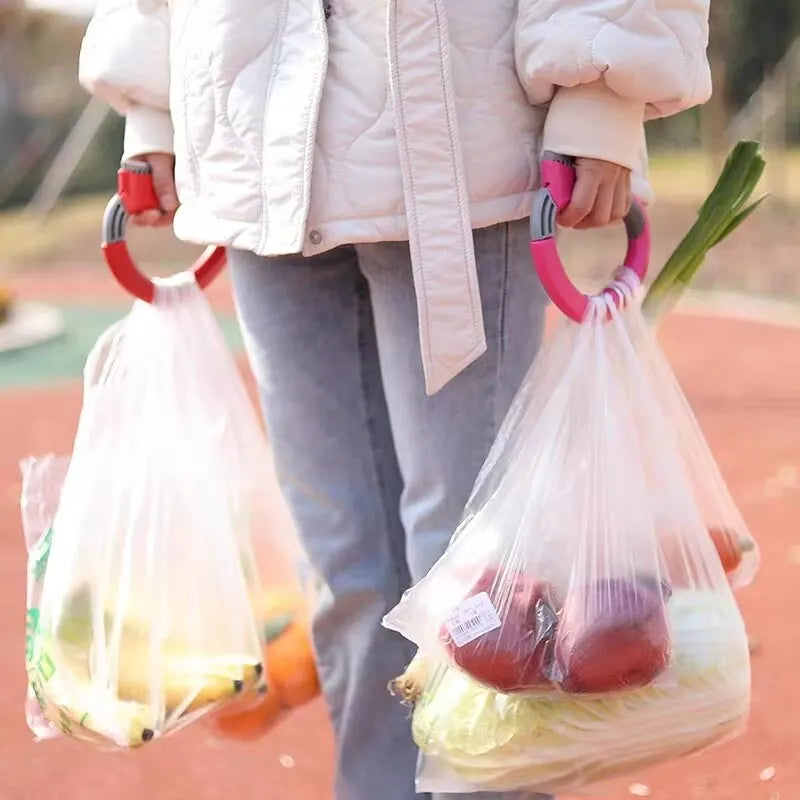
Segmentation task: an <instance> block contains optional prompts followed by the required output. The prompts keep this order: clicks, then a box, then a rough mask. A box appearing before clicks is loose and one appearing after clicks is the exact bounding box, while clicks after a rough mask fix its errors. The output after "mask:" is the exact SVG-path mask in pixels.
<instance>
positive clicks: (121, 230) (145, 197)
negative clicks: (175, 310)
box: [103, 161, 225, 303]
mask: <svg viewBox="0 0 800 800" xmlns="http://www.w3.org/2000/svg"><path fill="white" fill-rule="evenodd" d="M117 186H118V190H117V194H115V195H114V196H113V197H112V198H111V200H109V202H108V205H107V206H106V211H105V215H104V216H103V255H104V257H105V260H106V264H108V268H109V269H110V270H111V273H112V274H113V275H114V277H115V278H116V279H117V282H118V283H119V284H120V286H122V288H123V289H125V290H126V291H128V292H129V293H130V294H132V295H133V296H134V297H138V298H139V299H140V300H144V301H145V302H147V303H152V302H153V300H154V299H155V295H156V287H155V284H154V283H153V281H152V280H150V278H148V277H147V276H146V275H145V274H144V273H142V271H141V270H140V269H139V268H138V267H137V266H136V263H135V262H134V260H133V258H132V257H131V254H130V252H129V251H128V245H127V243H126V241H125V231H126V228H127V223H128V217H129V216H130V215H131V214H140V213H141V212H142V211H148V210H150V209H153V208H158V207H159V202H158V198H157V197H156V193H155V190H154V188H153V178H152V175H151V171H150V165H149V164H147V163H145V162H143V161H126V162H125V163H124V164H123V165H122V167H121V168H120V170H119V172H118V173H117ZM224 266H225V248H224V247H213V246H212V247H209V248H207V249H206V251H205V252H204V253H203V255H201V256H200V258H198V259H197V261H195V263H194V264H193V265H192V266H191V267H190V270H191V272H192V273H194V278H195V280H196V281H197V285H198V286H199V287H200V288H201V289H205V287H206V286H208V285H209V284H210V283H211V282H212V281H213V280H214V278H216V277H217V275H219V273H220V272H221V271H222V269H223V267H224Z"/></svg>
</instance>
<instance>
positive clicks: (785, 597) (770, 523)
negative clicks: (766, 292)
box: [0, 271, 800, 800]
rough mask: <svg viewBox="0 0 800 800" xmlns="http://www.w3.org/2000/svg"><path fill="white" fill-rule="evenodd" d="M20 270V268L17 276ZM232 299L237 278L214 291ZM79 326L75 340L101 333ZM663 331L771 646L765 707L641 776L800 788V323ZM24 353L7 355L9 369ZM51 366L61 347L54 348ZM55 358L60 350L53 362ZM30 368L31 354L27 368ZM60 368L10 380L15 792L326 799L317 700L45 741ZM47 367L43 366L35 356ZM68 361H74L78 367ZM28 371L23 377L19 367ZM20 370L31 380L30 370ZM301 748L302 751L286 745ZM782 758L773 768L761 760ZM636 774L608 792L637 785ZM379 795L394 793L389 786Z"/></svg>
mask: <svg viewBox="0 0 800 800" xmlns="http://www.w3.org/2000/svg"><path fill="white" fill-rule="evenodd" d="M17 278H18V279H17ZM15 286H16V288H17V289H18V291H19V293H20V295H22V296H23V297H30V298H37V299H38V298H47V299H51V300H54V301H57V302H62V303H63V302H64V301H65V298H79V302H76V304H75V306H74V307H73V311H74V309H75V308H80V309H83V311H82V312H81V313H80V314H78V315H77V316H78V317H81V316H84V317H86V318H87V319H88V317H91V316H92V314H94V315H95V316H94V317H93V319H94V320H95V324H98V325H99V324H100V322H102V321H103V320H105V319H106V318H107V316H108V309H107V305H108V303H109V302H112V301H116V303H119V295H118V294H117V292H116V290H115V289H114V287H113V286H112V284H111V283H110V281H104V280H100V281H98V273H97V272H96V271H92V272H91V273H83V272H81V271H76V272H75V273H62V272H61V271H59V272H58V273H55V272H52V271H51V272H50V273H49V274H48V275H47V276H46V278H45V279H44V280H42V279H41V277H40V276H36V275H33V276H29V277H25V276H15ZM214 296H215V300H216V302H217V303H218V305H219V308H220V311H221V312H222V313H223V314H227V313H228V312H229V311H230V302H229V300H228V297H227V292H226V288H225V286H224V285H220V286H219V287H217V289H216V290H215V295H214ZM86 324H87V323H86V319H84V334H83V336H84V338H81V337H76V340H75V347H77V348H78V350H80V348H82V347H85V345H86V338H85V337H86V336H87V335H88V333H87V331H88V328H86ZM664 342H665V345H666V347H667V349H668V352H669V355H670V357H671V359H672V362H673V364H674V366H675V369H676V371H677V373H678V375H679V377H680V379H681V381H682V383H683V385H684V387H685V389H686V391H687V393H688V394H689V396H690V399H691V401H692V403H693V405H694V408H695V409H696V412H697V414H698V416H699V418H700V421H701V423H702V425H703V427H704V429H705V431H706V434H707V436H708V438H709V440H710V442H711V444H712V447H713V449H714V451H715V453H716V454H717V456H718V458H719V460H720V462H721V464H722V467H723V470H724V472H725V475H726V477H727V478H728V480H729V482H730V485H731V487H732V489H733V492H734V494H735V496H736V498H737V500H738V501H739V503H740V504H741V507H742V509H743V511H744V513H745V516H746V517H747V519H748V521H749V522H750V524H751V527H752V528H753V530H754V532H755V533H756V534H757V535H758V536H759V538H760V541H761V544H762V546H763V552H764V559H765V561H764V566H763V570H762V573H761V576H760V578H759V581H758V583H757V585H756V586H754V587H753V588H751V589H749V590H747V591H746V592H745V593H744V594H743V595H742V597H741V601H742V607H743V610H744V613H745V615H746V618H747V622H748V627H749V629H750V632H751V634H752V636H753V637H755V639H756V640H757V641H758V642H759V644H760V647H759V650H758V652H757V653H756V654H755V656H754V669H755V678H754V713H753V719H752V722H751V727H750V732H749V733H748V735H747V736H746V737H744V738H743V739H741V740H739V741H737V742H734V743H732V744H730V745H727V746H725V747H723V748H720V749H717V750H715V751H712V752H710V753H708V754H705V755H703V756H701V757H697V758H693V759H690V760H688V761H685V762H682V763H679V764H675V765H672V766H669V767H667V768H664V769H661V770H656V771H655V772H653V773H652V774H643V775H641V776H637V780H638V781H640V782H641V783H643V784H646V785H647V786H649V787H650V788H651V795H650V796H651V797H653V798H656V800H795V798H797V797H800V757H799V756H798V742H800V721H798V718H797V715H796V714H795V713H794V712H793V709H794V708H795V707H796V702H797V693H798V690H797V681H796V677H795V676H796V670H797V667H796V664H797V662H798V660H799V659H800V625H798V624H797V621H796V616H797V609H798V607H800V369H798V365H799V364H800V330H794V331H792V330H789V329H786V328H778V327H771V326H768V325H762V324H755V323H751V322H735V321H730V320H724V319H718V318H717V319H714V318H709V317H703V316H678V315H675V316H674V317H673V319H671V320H670V322H669V323H668V324H667V325H666V326H665V329H664ZM8 365H9V362H8V361H6V362H3V361H0V375H2V374H3V371H4V370H7V369H8ZM51 365H52V362H51ZM45 366H46V363H45ZM15 369H19V365H17V367H15ZM64 371H65V370H61V373H59V374H57V373H56V372H54V373H53V377H55V378H57V380H56V381H55V382H47V381H43V380H40V379H38V378H37V379H35V380H33V379H31V378H30V373H29V377H28V378H25V377H24V375H25V373H24V370H23V371H22V372H21V373H19V372H18V373H17V375H18V380H15V381H14V383H15V384H16V385H15V386H14V387H13V388H12V386H11V381H7V385H6V386H3V383H2V381H0V531H2V532H3V537H2V539H0V585H1V586H2V587H3V594H2V595H1V596H0V598H1V599H0V642H2V643H3V644H4V645H5V652H6V657H5V658H4V659H3V660H2V661H0V754H1V755H0V758H1V759H2V762H1V763H2V769H0V800H27V799H28V798H33V797H42V798H47V800H50V799H51V798H52V800H106V798H114V800H134V798H136V800H141V799H142V798H153V800H188V798H192V800H221V798H223V797H226V796H228V795H233V796H234V797H236V798H237V800H265V798H266V799H268V800H312V798H313V800H325V798H328V797H329V796H330V793H329V791H328V789H327V786H328V784H329V779H330V764H331V740H330V735H329V731H328V726H327V724H326V720H325V715H324V711H323V709H322V708H321V707H320V706H319V705H317V706H313V707H311V708H309V709H306V710H303V711H302V712H299V713H297V714H296V715H295V716H293V717H292V718H290V719H289V720H288V721H287V722H286V723H285V724H284V725H283V726H281V727H280V728H278V729H277V730H276V731H275V732H274V733H273V734H272V735H271V736H270V737H269V738H268V739H266V740H264V741H263V742H262V743H260V744H257V745H227V744H226V745H221V744H219V743H217V742H213V741H210V740H208V739H206V738H205V737H204V735H203V734H202V732H199V731H192V730H188V731H186V732H184V733H182V734H180V735H179V736H177V737H175V738H173V739H171V740H167V741H164V742H162V743H159V744H158V745H156V746H154V747H153V748H152V749H149V750H148V749H144V750H143V751H140V752H139V753H137V754H135V755H134V754H131V755H102V754H98V753H95V752H93V751H92V750H90V749H89V748H88V747H86V746H85V745H79V744H75V743H72V742H68V741H57V742H48V743H42V744H35V743H33V742H32V741H31V739H30V735H29V733H28V731H27V728H26V727H25V722H24V718H23V714H22V697H23V693H24V686H25V678H24V671H23V666H22V641H23V638H22V637H23V622H24V563H25V559H24V547H23V544H22V537H21V533H20V528H19V521H18V508H17V502H18V496H19V480H18V473H17V462H18V460H19V459H20V458H21V457H23V456H25V455H27V454H30V453H45V452H51V451H56V452H63V451H65V450H66V449H67V448H68V447H69V445H70V439H71V435H72V431H73V426H74V423H75V419H76V417H77V414H78V411H79V407H80V390H79V386H78V384H77V383H76V382H75V380H73V379H71V378H70V376H69V374H63V373H64ZM34 372H36V370H34ZM66 372H67V373H69V372H70V370H66ZM20 376H21V377H20ZM20 383H22V384H24V385H22V386H21V385H20ZM287 756H288V758H287ZM767 767H774V768H775V770H776V773H775V777H774V779H772V780H771V781H768V782H765V781H762V780H761V779H760V777H759V776H760V773H761V772H762V770H764V769H765V768H767ZM627 796H629V795H628V788H627V785H626V786H621V787H618V788H617V789H612V790H610V792H609V794H607V795H606V797H605V798H604V800H622V798H624V797H627ZM375 800H381V799H380V798H375Z"/></svg>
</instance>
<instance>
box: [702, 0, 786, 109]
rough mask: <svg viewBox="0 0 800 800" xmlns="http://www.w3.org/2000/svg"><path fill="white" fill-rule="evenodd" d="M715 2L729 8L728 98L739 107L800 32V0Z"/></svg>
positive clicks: (729, 0) (731, 0) (719, 6)
mask: <svg viewBox="0 0 800 800" xmlns="http://www.w3.org/2000/svg"><path fill="white" fill-rule="evenodd" d="M728 4H730V5H729V6H728ZM714 5H715V3H714V2H712V4H711V7H712V10H713V8H714ZM716 6H717V7H718V8H724V7H726V6H728V7H729V8H730V12H729V14H728V16H729V18H730V25H731V28H732V37H731V42H730V51H729V52H730V58H729V59H728V65H727V79H728V80H727V89H726V94H727V98H726V99H727V102H728V103H730V104H731V105H733V106H734V107H736V108H739V107H741V106H742V105H743V104H744V103H746V102H747V101H748V100H749V99H750V97H751V96H752V95H753V92H755V91H756V89H758V87H759V86H760V85H761V83H762V81H763V80H764V77H765V76H766V75H767V74H768V73H769V72H770V71H771V70H772V69H773V68H774V67H775V66H776V65H777V64H778V63H779V62H780V60H781V59H782V58H783V56H784V55H785V54H786V51H787V50H788V48H789V46H790V45H791V44H792V42H793V41H794V40H795V39H796V38H797V37H798V36H800V0H716Z"/></svg>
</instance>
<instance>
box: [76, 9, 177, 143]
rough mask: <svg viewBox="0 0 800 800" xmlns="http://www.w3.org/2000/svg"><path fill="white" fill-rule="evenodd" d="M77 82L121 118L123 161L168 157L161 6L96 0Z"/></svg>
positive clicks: (165, 17) (165, 18)
mask: <svg viewBox="0 0 800 800" xmlns="http://www.w3.org/2000/svg"><path fill="white" fill-rule="evenodd" d="M79 77H80V81H81V83H82V84H83V86H84V87H85V88H86V89H87V90H88V91H89V92H91V93H92V94H94V95H97V96H98V97H101V98H103V99H104V100H106V101H107V102H108V103H109V104H110V105H112V106H113V107H114V108H115V109H116V110H117V111H118V112H119V113H120V114H124V115H125V117H126V124H125V146H124V154H123V158H130V157H132V156H135V155H142V154H144V153H153V152H166V153H171V152H173V150H174V145H173V129H172V121H171V119H170V114H169V10H168V8H167V4H166V2H164V1H163V0H100V2H99V3H98V6H97V11H96V12H95V15H94V17H93V18H92V21H91V22H90V23H89V27H88V28H87V30H86V35H85V37H84V40H83V45H82V47H81V54H80V64H79Z"/></svg>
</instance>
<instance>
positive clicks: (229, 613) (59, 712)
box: [22, 275, 298, 748]
mask: <svg viewBox="0 0 800 800" xmlns="http://www.w3.org/2000/svg"><path fill="white" fill-rule="evenodd" d="M270 465H271V462H270V456H269V451H268V447H267V443H266V439H265V436H264V434H263V432H262V430H261V428H260V425H259V423H258V420H257V417H256V415H255V412H254V410H253V408H252V405H251V403H250V400H249V398H248V396H247V393H246V390H245V388H244V385H243V383H242V380H241V378H240V376H239V374H238V372H237V369H236V366H235V363H234V361H233V358H232V356H231V354H230V352H229V350H228V348H227V345H226V343H225V341H224V338H223V336H222V332H221V330H220V329H219V326H218V325H217V322H216V320H215V319H214V316H213V314H212V312H211V309H210V307H209V306H208V304H207V302H206V300H205V299H204V297H203V296H202V294H201V292H200V290H199V288H198V287H197V285H196V283H195V282H194V279H193V278H192V277H191V275H185V276H182V277H180V278H179V279H178V280H173V281H169V282H161V283H160V284H159V285H158V287H157V289H156V297H155V300H154V302H153V303H152V304H150V303H145V302H137V303H136V304H135V305H134V307H133V309H132V311H131V312H130V314H129V315H128V316H127V317H126V318H125V319H124V320H122V321H121V322H120V323H118V324H116V325H114V326H113V327H112V328H110V329H109V330H108V331H107V332H106V333H105V334H104V335H103V336H102V337H101V338H100V340H99V341H98V342H97V344H96V346H95V347H94V349H93V351H92V353H91V354H90V356H89V358H88V361H87V364H86V368H85V388H84V402H83V408H82V411H81V415H80V420H79V424H78V430H77V434H76V438H75V442H74V450H73V452H72V455H71V458H69V459H57V458H54V457H48V458H45V459H42V460H39V461H36V460H31V461H28V462H26V463H25V464H24V465H23V471H24V484H23V497H22V509H23V521H24V528H25V535H26V541H27V544H28V548H29V574H28V612H27V637H26V665H27V672H28V679H29V697H28V704H27V716H28V723H29V725H30V727H31V729H32V730H33V731H34V733H35V734H36V735H37V737H39V738H48V737H50V736H55V735H58V734H65V735H69V736H73V737H76V738H79V739H84V740H88V741H91V742H95V743H97V744H98V745H101V746H107V747H111V748H114V747H122V748H127V747H135V746H138V745H141V744H142V743H144V742H147V741H150V740H151V739H153V738H157V737H159V736H161V735H163V734H166V733H169V732H171V731H174V730H177V729H178V728H180V727H182V726H183V725H185V724H187V723H189V722H191V721H193V720H195V719H198V718H200V717H203V716H204V715H206V714H207V713H208V712H209V711H212V710H215V709H219V708H220V707H223V706H224V705H225V704H226V703H228V702H230V701H233V700H235V699H237V698H241V697H243V696H246V695H248V694H249V693H255V692H257V691H258V690H259V689H260V687H261V686H262V685H263V673H264V651H263V645H262V636H261V631H260V630H259V625H258V623H257V619H256V612H255V610H254V609H255V606H256V603H257V600H258V598H260V597H262V593H261V588H260V579H259V569H258V567H257V564H256V557H255V553H254V550H253V544H252V542H253V539H254V537H255V536H256V535H258V536H261V535H263V534H264V529H263V527H262V526H264V525H266V524H267V522H266V521H267V519H268V514H267V508H266V507H265V503H264V488H265V487H266V486H267V484H268V481H269V478H270V473H269V469H270ZM269 555H270V570H269V574H268V575H267V576H265V577H266V578H267V579H268V580H269V581H270V586H271V587H273V586H275V587H278V586H280V581H281V580H285V581H286V582H287V585H290V584H291V580H292V577H291V576H292V570H293V566H294V559H295V557H296V555H298V551H297V550H296V545H295V543H294V541H293V540H292V539H291V537H285V538H278V539H277V540H275V539H273V541H271V542H270V553H269Z"/></svg>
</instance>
